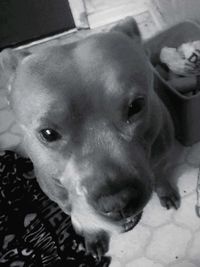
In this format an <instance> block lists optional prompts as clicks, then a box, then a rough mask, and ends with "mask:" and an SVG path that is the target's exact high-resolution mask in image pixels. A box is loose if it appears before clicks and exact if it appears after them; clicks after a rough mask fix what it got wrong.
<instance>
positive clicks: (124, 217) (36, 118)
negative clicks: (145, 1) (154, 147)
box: [1, 19, 155, 231]
mask: <svg viewBox="0 0 200 267" xmlns="http://www.w3.org/2000/svg"><path fill="white" fill-rule="evenodd" d="M1 61H2V65H3V68H4V70H5V72H6V73H7V76H8V77H9V89H10V103H11V106H12V108H13V110H14V112H15V114H16V118H17V120H18V122H19V124H20V125H21V127H22V129H23V133H24V146H25V149H26V151H27V154H28V155H29V157H30V158H31V160H32V161H33V164H34V167H35V172H36V176H37V178H38V182H39V184H40V186H41V188H42V189H43V191H44V192H45V193H46V194H47V195H48V196H49V197H50V198H51V199H52V200H54V201H55V202H57V203H58V204H59V206H60V207H61V208H62V209H63V210H64V211H65V212H66V213H68V214H70V215H71V217H72V221H73V223H74V225H75V227H76V228H77V229H79V230H80V231H82V230H83V231H84V227H86V226H84V224H87V227H88V228H94V229H95V228H96V227H100V228H101V227H102V228H103V227H104V228H108V229H110V228H112V227H114V228H115V227H116V229H117V230H119V231H126V230H129V229H131V228H132V227H133V224H134V218H135V216H136V215H138V214H139V213H140V212H141V211H142V209H143V207H144V206H145V204H146V203H147V201H148V200H149V198H150V195H151V192H152V182H151V176H152V175H151V171H150V168H149V166H148V164H149V159H148V156H149V153H150V149H151V144H152V142H153V138H154V135H155V134H154V126H153V125H154V120H155V118H152V109H153V89H152V73H151V70H150V67H149V64H148V62H147V59H146V56H145V53H144V51H143V48H142V44H141V37H140V34H139V31H138V28H137V26H136V24H135V21H133V20H132V19H128V20H125V21H124V22H123V23H122V24H121V25H118V26H117V27H115V28H113V29H112V30H111V31H109V32H106V33H99V34H95V35H92V36H90V37H88V38H86V39H84V40H81V41H79V42H76V43H73V44H70V45H63V46H56V47H51V48H47V49H44V50H41V51H39V52H38V53H34V54H27V53H20V52H14V51H12V50H6V51H4V52H3V53H2V55H1ZM86 222H87V223H86Z"/></svg>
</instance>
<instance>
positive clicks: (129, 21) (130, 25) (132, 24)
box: [111, 17, 142, 42]
mask: <svg viewBox="0 0 200 267" xmlns="http://www.w3.org/2000/svg"><path fill="white" fill-rule="evenodd" d="M111 31H117V32H121V33H123V34H125V35H127V36H128V37H130V38H131V39H134V40H136V41H139V42H141V41H142V38H141V33H140V30H139V28H138V25H137V22H136V21H135V19H134V18H133V17H126V18H125V19H123V20H121V21H120V22H119V23H118V24H117V25H116V26H114V27H113V28H111Z"/></svg>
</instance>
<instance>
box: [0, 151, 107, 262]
mask: <svg viewBox="0 0 200 267" xmlns="http://www.w3.org/2000/svg"><path fill="white" fill-rule="evenodd" d="M86 223H87V222H86ZM109 263H110V258H108V257H103V258H102V259H101V261H97V260H95V259H94V258H93V257H92V256H91V255H88V254H87V253H86V251H85V248H84V243H83V239H82V238H81V237H80V236H78V235H76V233H75V232H74V230H73V228H72V225H71V220H70V217H69V216H67V215H66V214H64V213H63V212H62V211H61V210H60V208H59V207H58V206H57V205H56V204H55V203H54V202H52V201H51V200H50V199H49V198H48V197H47V196H46V195H44V193H43V192H42V191H41V190H40V188H39V186H38V184H37V181H36V179H35V177H34V172H33V165H32V163H31V161H30V160H29V159H27V158H23V157H21V156H19V155H18V154H16V153H14V152H12V151H3V152H0V266H2V267H4V266H6V267H7V266H10V267H44V266H45V267H50V266H53V267H55V266H68V267H69V266H73V267H76V266H80V267H86V266H88V267H90V266H91V267H94V266H99V267H100V266H103V267H106V266H108V265H109Z"/></svg>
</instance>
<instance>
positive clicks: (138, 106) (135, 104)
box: [127, 97, 145, 123]
mask: <svg viewBox="0 0 200 267" xmlns="http://www.w3.org/2000/svg"><path fill="white" fill-rule="evenodd" d="M144 104H145V100H144V97H138V98H136V99H134V100H133V101H132V102H131V103H130V104H129V106H128V120H127V122H128V123H130V121H131V119H132V118H133V116H134V115H136V114H138V113H139V112H140V111H142V109H143V107H144Z"/></svg>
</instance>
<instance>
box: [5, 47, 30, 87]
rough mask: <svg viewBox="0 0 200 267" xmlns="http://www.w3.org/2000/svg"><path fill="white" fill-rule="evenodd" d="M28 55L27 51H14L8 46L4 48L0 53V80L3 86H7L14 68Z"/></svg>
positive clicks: (14, 70)
mask: <svg viewBox="0 0 200 267" xmlns="http://www.w3.org/2000/svg"><path fill="white" fill-rule="evenodd" d="M28 55H30V52H29V51H16V50H13V49H10V48H7V49H4V50H3V51H2V52H1V53H0V72H1V75H0V82H1V84H2V83H3V84H4V86H5V85H6V86H8V84H9V81H10V79H11V77H12V76H13V74H14V73H15V72H16V69H17V67H18V65H19V64H20V62H21V61H22V60H23V59H24V58H25V57H27V56H28Z"/></svg>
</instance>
